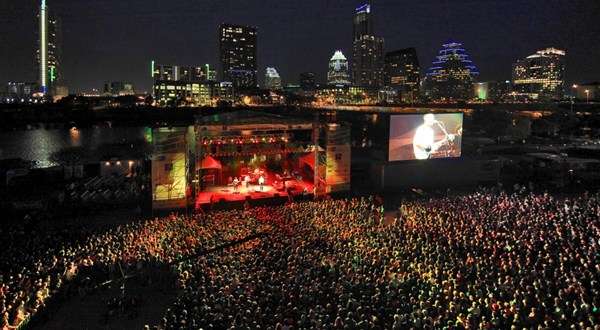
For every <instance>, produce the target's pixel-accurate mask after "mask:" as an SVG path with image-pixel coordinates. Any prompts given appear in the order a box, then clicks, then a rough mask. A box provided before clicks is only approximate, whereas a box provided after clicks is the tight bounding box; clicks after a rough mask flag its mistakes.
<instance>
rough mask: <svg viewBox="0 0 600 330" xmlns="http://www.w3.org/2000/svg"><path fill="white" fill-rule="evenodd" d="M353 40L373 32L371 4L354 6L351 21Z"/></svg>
mask: <svg viewBox="0 0 600 330" xmlns="http://www.w3.org/2000/svg"><path fill="white" fill-rule="evenodd" d="M352 27H353V34H354V41H356V40H360V39H361V38H362V37H364V36H369V35H372V34H373V22H372V20H371V5H370V4H364V5H361V6H359V7H358V8H356V11H355V12H354V18H353V22H352Z"/></svg>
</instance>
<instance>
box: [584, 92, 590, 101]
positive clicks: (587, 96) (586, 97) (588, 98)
mask: <svg viewBox="0 0 600 330" xmlns="http://www.w3.org/2000/svg"><path fill="white" fill-rule="evenodd" d="M585 103H590V90H589V89H586V90H585Z"/></svg>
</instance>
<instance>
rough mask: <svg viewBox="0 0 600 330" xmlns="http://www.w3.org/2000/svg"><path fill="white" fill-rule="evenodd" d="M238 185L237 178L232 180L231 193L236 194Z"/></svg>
mask: <svg viewBox="0 0 600 330" xmlns="http://www.w3.org/2000/svg"><path fill="white" fill-rule="evenodd" d="M239 183H240V181H239V180H238V178H237V176H236V177H235V178H234V179H233V191H234V192H237V189H238V184H239Z"/></svg>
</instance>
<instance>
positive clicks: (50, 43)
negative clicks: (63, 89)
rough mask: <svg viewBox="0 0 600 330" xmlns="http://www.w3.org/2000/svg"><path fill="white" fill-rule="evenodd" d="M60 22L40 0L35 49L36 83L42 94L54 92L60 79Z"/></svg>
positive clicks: (42, 0) (43, 1) (44, 1)
mask: <svg viewBox="0 0 600 330" xmlns="http://www.w3.org/2000/svg"><path fill="white" fill-rule="evenodd" d="M60 32H61V31H60V24H59V21H58V20H57V18H56V17H54V16H52V15H51V13H50V11H49V10H48V6H47V5H46V0H41V2H40V8H39V13H38V48H37V51H36V59H37V71H38V84H39V88H40V92H41V93H42V94H44V95H47V94H50V95H52V94H54V93H55V92H56V91H55V89H56V87H57V85H58V83H59V82H60V81H61V79H62V74H61V70H60V57H61V45H60V41H61V40H60Z"/></svg>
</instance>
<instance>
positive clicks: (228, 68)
mask: <svg viewBox="0 0 600 330" xmlns="http://www.w3.org/2000/svg"><path fill="white" fill-rule="evenodd" d="M256 41H257V31H256V28H254V27H249V26H242V25H232V24H221V26H220V27H219V54H220V56H219V57H220V62H221V77H223V80H225V81H230V82H232V83H233V85H234V87H235V88H241V89H247V88H256V86H257V82H256V74H257V69H256V68H257V65H256Z"/></svg>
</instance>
